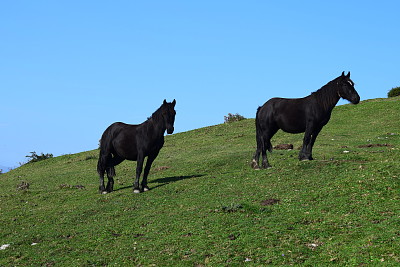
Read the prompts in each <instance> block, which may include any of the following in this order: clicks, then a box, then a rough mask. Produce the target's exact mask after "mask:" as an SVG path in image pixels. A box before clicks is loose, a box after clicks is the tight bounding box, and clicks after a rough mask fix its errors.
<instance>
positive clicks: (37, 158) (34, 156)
mask: <svg viewBox="0 0 400 267" xmlns="http://www.w3.org/2000/svg"><path fill="white" fill-rule="evenodd" d="M29 153H31V155H28V156H25V157H27V158H30V160H28V162H27V163H31V162H38V161H41V160H45V159H49V158H52V157H53V154H49V153H47V154H43V153H42V154H41V155H38V154H36V152H35V151H33V152H29Z"/></svg>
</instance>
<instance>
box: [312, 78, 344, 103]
mask: <svg viewBox="0 0 400 267" xmlns="http://www.w3.org/2000/svg"><path fill="white" fill-rule="evenodd" d="M339 79H340V77H337V78H336V79H334V80H332V81H330V82H328V83H327V84H325V85H324V86H322V87H321V88H320V89H318V90H317V91H315V92H313V93H311V95H312V96H314V97H315V99H316V100H317V102H318V103H319V104H321V105H322V106H323V107H324V108H332V106H335V105H336V103H337V102H338V100H339V96H338V93H337V84H338V80H339Z"/></svg>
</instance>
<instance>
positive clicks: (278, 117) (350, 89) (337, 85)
mask: <svg viewBox="0 0 400 267" xmlns="http://www.w3.org/2000/svg"><path fill="white" fill-rule="evenodd" d="M340 98H344V99H346V100H348V101H350V102H351V103H353V104H358V102H360V96H359V95H358V93H357V91H356V90H355V89H354V83H353V81H352V80H350V72H349V73H348V74H347V75H344V72H342V75H341V76H339V77H337V78H336V79H334V80H332V81H330V82H329V83H327V84H326V85H324V86H323V87H321V89H319V90H318V91H316V92H314V93H312V94H311V95H309V96H306V97H304V98H294V99H288V98H272V99H270V100H268V101H267V102H266V103H265V104H264V105H263V106H262V107H259V108H258V109H257V115H256V140H257V150H256V152H255V154H254V157H253V161H252V164H251V165H252V167H253V168H254V169H259V168H260V167H259V166H258V161H259V158H260V153H261V154H262V168H269V167H271V165H270V164H269V162H268V159H267V153H266V150H267V149H268V151H270V152H271V151H272V145H271V138H272V136H274V134H275V133H276V132H277V131H278V130H279V129H282V130H283V131H285V132H288V133H303V132H305V134H304V139H303V147H302V149H301V150H300V154H299V159H300V160H312V159H313V158H312V148H313V145H314V142H315V139H316V138H317V135H318V133H319V132H320V131H321V129H322V127H323V126H324V125H325V124H327V123H328V121H329V119H330V117H331V113H332V110H333V108H334V107H335V105H336V104H337V102H338V101H339V99H340Z"/></svg>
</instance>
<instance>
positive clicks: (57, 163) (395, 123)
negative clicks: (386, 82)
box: [0, 97, 400, 266]
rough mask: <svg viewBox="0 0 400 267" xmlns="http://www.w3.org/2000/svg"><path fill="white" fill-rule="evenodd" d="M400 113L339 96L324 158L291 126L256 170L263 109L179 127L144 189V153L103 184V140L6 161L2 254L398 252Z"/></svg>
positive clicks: (291, 256) (379, 257) (13, 258)
mask: <svg viewBox="0 0 400 267" xmlns="http://www.w3.org/2000/svg"><path fill="white" fill-rule="evenodd" d="M399 114H400V98H399V97H397V98H392V99H375V100H369V101H364V102H361V103H360V104H359V105H344V106H339V107H336V108H335V109H334V112H333V115H332V118H331V121H330V122H329V124H328V125H327V126H326V127H325V128H324V129H323V130H322V132H321V134H320V135H319V137H318V139H317V141H316V144H315V147H314V150H313V156H314V158H315V160H314V161H309V162H299V161H298V160H297V155H298V152H299V150H298V149H297V148H299V147H300V146H301V141H302V135H290V134H285V133H283V132H281V131H280V132H278V133H277V134H276V136H275V137H274V138H273V140H272V143H273V145H277V144H280V143H291V144H293V145H294V147H295V149H294V150H291V151H281V150H275V151H274V152H273V153H272V154H268V156H269V158H270V163H271V164H272V165H273V168H271V169H268V170H258V171H257V170H253V169H251V168H250V166H249V165H250V160H251V157H252V154H253V153H254V149H255V127H254V120H253V119H248V120H244V121H241V122H236V123H232V124H222V125H216V126H211V127H206V128H202V129H197V130H193V131H190V132H185V133H179V134H175V135H172V136H167V138H166V143H165V147H164V148H163V149H162V150H161V153H160V155H159V157H158V158H157V159H156V161H155V163H154V165H153V168H152V171H151V173H150V176H149V186H150V188H151V190H150V191H149V192H146V193H142V194H133V193H132V182H133V179H132V177H133V174H134V170H135V166H136V165H135V163H132V162H124V163H122V164H121V165H119V166H118V167H117V168H116V171H117V177H116V178H117V179H116V184H115V189H116V191H115V192H113V193H111V194H107V195H100V194H98V191H97V190H98V177H97V174H96V163H97V156H98V151H97V150H93V151H88V152H83V153H79V154H74V155H65V156H61V157H56V158H53V159H49V160H45V161H41V162H38V163H33V164H27V165H24V166H22V167H20V168H18V169H15V170H12V171H10V172H8V173H6V174H2V175H0V183H1V188H0V201H1V202H0V211H1V216H0V223H1V226H2V227H1V228H2V229H1V232H0V246H1V245H6V244H8V245H9V246H8V247H7V248H5V249H3V250H0V266H7V265H18V266H24V265H34V266H39V265H44V266H105V265H146V266H147V265H152V264H154V265H155V266H168V265H182V266H192V265H196V266H221V265H239V264H245V263H246V264H248V265H265V264H276V265H280V264H306V265H313V266H315V265H326V264H328V263H337V264H340V265H362V264H374V263H381V262H384V263H387V264H390V265H396V264H400V254H399V251H400V203H399V199H400V194H399V193H400V187H399V174H400V167H399V165H400V164H399V159H400V150H399V148H400V123H399ZM176 123H177V124H179V123H180V122H179V116H178V117H177V121H176ZM22 182H25V183H28V184H29V187H28V186H27V185H26V184H23V183H22ZM27 187H28V188H27ZM3 248H4V247H3Z"/></svg>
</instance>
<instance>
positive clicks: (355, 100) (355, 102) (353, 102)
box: [350, 95, 360, 104]
mask: <svg viewBox="0 0 400 267" xmlns="http://www.w3.org/2000/svg"><path fill="white" fill-rule="evenodd" d="M350 102H351V103H352V104H358V103H360V96H359V95H357V96H355V97H353V98H352V99H351V101H350Z"/></svg>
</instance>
